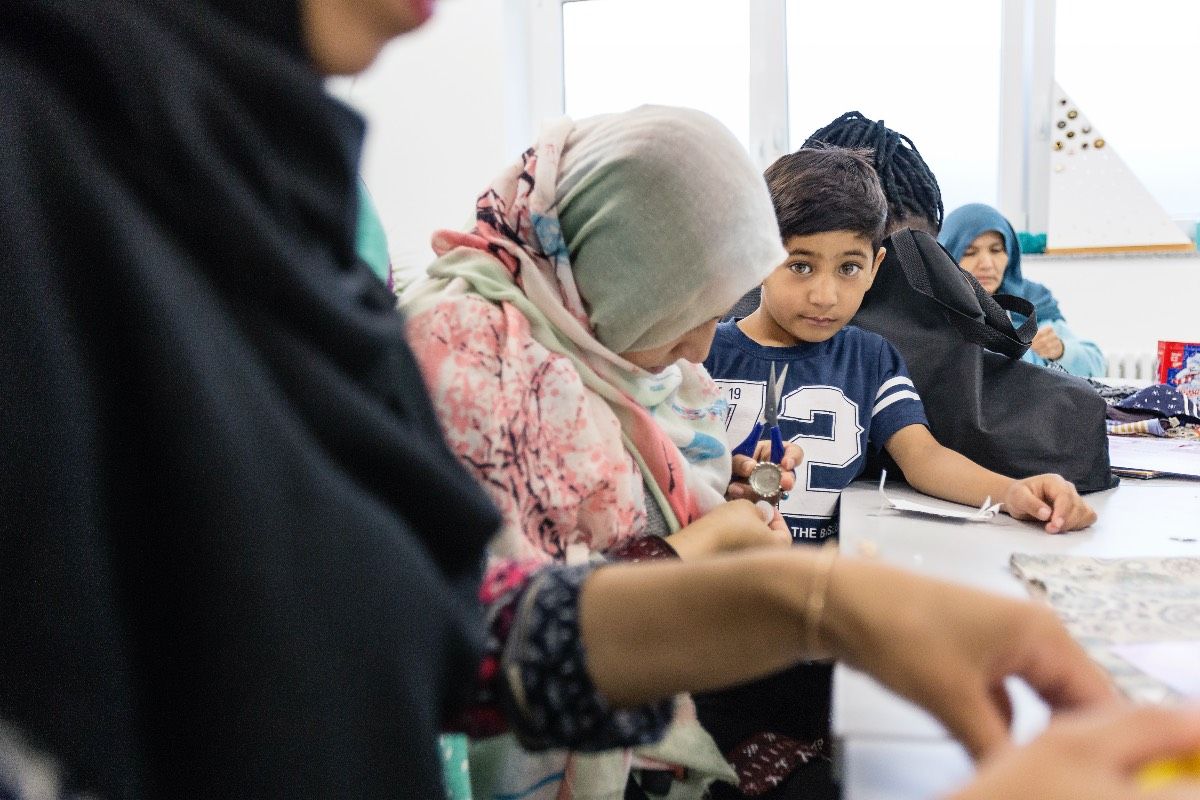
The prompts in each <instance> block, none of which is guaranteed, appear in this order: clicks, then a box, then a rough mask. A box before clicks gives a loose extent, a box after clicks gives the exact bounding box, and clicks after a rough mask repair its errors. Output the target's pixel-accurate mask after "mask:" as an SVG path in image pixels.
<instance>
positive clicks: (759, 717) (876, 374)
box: [695, 148, 1095, 800]
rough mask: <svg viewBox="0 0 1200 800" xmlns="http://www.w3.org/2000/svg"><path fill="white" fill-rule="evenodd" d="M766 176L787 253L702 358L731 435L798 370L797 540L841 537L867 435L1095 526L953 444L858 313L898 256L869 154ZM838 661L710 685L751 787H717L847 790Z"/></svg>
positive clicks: (930, 485)
mask: <svg viewBox="0 0 1200 800" xmlns="http://www.w3.org/2000/svg"><path fill="white" fill-rule="evenodd" d="M766 179H767V185H768V187H769V189H770V191H771V199H772V201H773V202H774V204H775V215H776V217H777V218H778V221H779V232H780V234H781V236H782V238H783V243H784V247H785V248H786V249H787V251H788V258H787V260H786V261H784V263H783V264H781V265H779V266H778V267H777V268H776V269H775V270H774V271H773V272H772V273H771V274H770V275H769V276H768V277H767V279H766V280H765V281H763V285H762V294H761V297H760V300H759V304H758V307H757V309H755V310H754V311H753V312H752V313H750V314H749V315H748V316H746V317H745V318H744V319H736V320H731V321H729V322H724V323H721V324H720V325H719V326H718V327H717V333H716V338H715V339H714V341H713V345H712V349H711V351H710V353H709V356H708V359H707V360H706V361H705V362H704V366H705V367H706V368H707V369H708V371H709V373H710V374H711V375H712V377H713V378H714V379H715V380H716V381H717V383H718V384H719V385H720V386H721V387H722V388H723V389H724V391H725V392H726V397H727V398H728V400H729V415H728V417H727V418H726V428H727V429H728V431H729V441H730V443H731V444H733V445H737V444H738V443H740V442H741V441H742V440H743V439H745V437H746V435H747V434H748V433H749V432H750V430H751V429H752V428H753V426H754V423H755V422H756V421H757V420H758V418H759V415H760V414H761V413H762V411H763V402H764V399H765V397H766V384H767V381H768V380H769V379H770V378H769V376H770V373H771V365H772V363H774V364H775V365H776V373H777V374H778V375H783V376H784V377H783V383H782V386H781V387H780V388H779V390H778V391H777V392H776V397H777V399H778V408H777V411H778V416H779V427H780V432H781V433H782V435H783V438H784V440H785V441H792V442H794V443H796V444H798V445H799V446H800V447H802V448H803V449H804V458H803V460H802V461H801V463H800V465H799V466H798V467H797V469H796V486H795V488H794V489H792V491H791V492H789V493H788V494H787V495H786V496H785V497H783V498H782V499H781V500H780V503H779V510H780V512H781V513H782V514H783V516H784V520H785V521H786V522H787V524H788V526H789V527H790V528H791V531H792V539H793V542H795V543H816V544H819V543H821V542H822V541H823V540H825V539H828V538H830V537H833V536H836V535H837V508H838V499H839V498H840V497H841V493H842V490H843V489H844V488H845V487H846V486H847V485H848V484H849V483H850V482H851V481H852V480H854V479H855V478H856V477H858V475H859V473H860V472H861V471H862V468H863V466H864V464H865V462H866V456H867V447H868V446H872V447H874V448H876V449H879V448H881V447H882V448H885V449H886V450H887V452H888V453H889V454H890V455H891V456H892V458H893V459H895V461H896V463H897V464H898V465H899V466H900V468H901V469H902V470H903V472H904V476H905V478H906V479H907V480H908V482H909V483H910V484H912V485H913V486H914V487H915V488H917V489H919V490H921V491H923V492H926V493H928V494H933V495H936V496H937V497H942V498H945V499H948V500H956V501H958V502H962V503H968V504H971V505H976V506H977V505H979V504H980V503H982V502H983V500H984V498H985V497H989V496H990V497H991V498H992V499H993V500H994V501H997V502H1003V503H1004V510H1005V511H1007V512H1009V513H1010V514H1012V515H1013V516H1015V517H1018V518H1036V519H1039V520H1042V521H1043V522H1045V527H1046V530H1047V531H1048V532H1050V533H1057V532H1060V531H1066V530H1072V529H1075V528H1081V527H1084V526H1086V525H1089V524H1091V523H1092V521H1093V520H1094V519H1095V514H1094V513H1093V512H1092V510H1091V509H1090V508H1089V507H1088V506H1087V505H1086V504H1085V503H1084V502H1083V501H1082V500H1081V499H1080V498H1079V495H1078V493H1077V492H1076V491H1075V487H1074V486H1072V485H1071V484H1070V483H1068V482H1066V481H1065V480H1063V479H1062V478H1061V477H1059V476H1057V475H1039V476H1035V477H1033V478H1027V479H1025V480H1023V481H1014V480H1012V479H1011V478H1006V477H1004V476H1002V475H997V474H996V473H994V472H990V471H988V470H986V469H984V468H982V467H980V466H979V465H977V464H975V463H973V462H971V461H969V460H967V459H966V458H964V457H963V456H961V455H959V454H958V453H955V452H954V451H952V450H948V449H947V448H945V447H942V446H941V445H939V444H938V443H937V441H935V440H934V438H933V436H932V435H931V434H930V433H929V429H928V427H926V426H927V421H926V418H925V411H924V408H923V407H922V405H921V398H920V397H919V396H918V395H917V392H916V389H915V388H914V387H913V384H912V381H911V380H910V379H909V377H908V374H907V371H906V369H905V366H904V361H903V359H901V357H900V354H899V353H898V352H896V350H895V348H893V347H892V346H891V345H890V344H888V342H887V341H886V340H885V339H884V338H883V337H881V336H879V335H878V334H875V333H870V332H868V331H864V330H861V329H859V328H855V327H854V326H851V325H848V323H849V322H850V320H851V318H853V317H854V315H855V313H856V312H857V311H858V307H859V305H860V304H861V303H862V298H863V295H864V294H866V291H867V289H869V288H870V287H871V284H872V282H873V281H874V280H875V274H876V272H877V271H878V269H879V265H880V264H881V263H883V258H884V255H885V252H884V249H883V248H882V247H881V246H880V245H881V240H882V239H883V231H884V224H885V220H886V218H887V212H888V208H887V201H886V200H885V199H884V194H883V190H882V188H881V187H880V183H879V179H878V177H877V176H876V174H875V171H874V169H873V168H872V167H871V165H870V164H869V163H868V162H867V161H866V160H865V159H864V158H863V156H862V155H861V154H860V153H859V152H857V151H853V150H846V149H842V148H819V149H802V150H799V151H798V152H796V153H793V154H792V155H789V156H784V157H783V158H781V159H779V161H777V162H775V164H773V165H772V166H771V167H770V169H768V170H767V172H766ZM785 366H786V367H787V372H786V375H784V371H783V370H784V367H785ZM762 449H764V448H760V452H761V451H762ZM759 457H760V458H762V457H763V456H762V455H760V456H759ZM830 670H831V667H830V665H829V664H821V663H813V664H801V665H797V666H795V667H792V668H791V669H788V670H785V671H784V672H781V673H779V674H777V675H773V676H770V677H768V678H764V679H762V680H759V681H753V682H751V683H748V684H745V685H743V686H740V687H736V688H733V689H727V690H724V691H720V692H714V693H709V694H701V695H697V696H696V698H695V700H696V706H697V713H698V715H699V718H700V721H701V723H702V724H703V726H704V728H705V729H706V730H708V731H709V733H711V734H712V735H713V738H714V739H715V740H716V741H717V743H718V746H720V748H721V749H722V751H724V752H725V753H726V756H727V757H728V758H729V759H730V760H731V761H732V763H733V764H734V768H735V770H736V771H737V773H738V775H739V778H740V780H741V787H742V789H741V791H739V790H738V789H735V788H732V787H729V786H725V785H723V784H718V785H716V786H714V788H713V790H712V794H713V797H714V798H717V800H723V799H724V798H738V797H743V796H746V795H749V794H756V793H758V792H759V791H766V790H767V787H772V788H771V789H770V791H768V792H767V793H766V794H762V795H761V796H762V797H763V798H769V800H776V799H777V798H779V799H780V800H782V798H791V797H804V798H826V797H833V796H835V792H834V789H833V783H832V779H831V776H830V772H829V761H828V751H827V749H826V748H827V744H826V743H827V742H828V735H829V730H828V720H829V688H830V674H831V673H830ZM743 792H745V794H743Z"/></svg>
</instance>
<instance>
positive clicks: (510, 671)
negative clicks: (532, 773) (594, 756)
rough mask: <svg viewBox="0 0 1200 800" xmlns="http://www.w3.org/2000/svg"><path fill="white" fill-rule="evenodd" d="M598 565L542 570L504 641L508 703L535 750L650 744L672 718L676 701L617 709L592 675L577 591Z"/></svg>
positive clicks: (520, 731)
mask: <svg viewBox="0 0 1200 800" xmlns="http://www.w3.org/2000/svg"><path fill="white" fill-rule="evenodd" d="M593 569H594V567H592V566H591V565H583V566H579V567H562V568H554V569H545V570H541V571H539V572H538V573H537V575H535V576H534V578H533V581H532V582H531V583H530V586H529V588H528V590H527V592H528V595H527V597H526V598H525V599H524V601H523V602H522V604H521V606H522V608H521V612H520V613H519V614H518V615H517V617H516V627H515V628H514V629H513V630H512V631H511V632H510V635H509V637H508V641H507V643H506V644H505V648H504V672H505V674H506V680H505V681H504V685H505V686H506V692H505V705H506V706H507V707H508V708H509V711H510V716H511V719H512V720H513V722H514V728H515V730H516V733H517V735H518V737H519V738H520V740H521V743H522V744H524V745H525V746H526V747H527V748H529V749H531V750H541V749H546V748H550V747H569V748H571V749H574V750H583V751H594V750H607V749H611V748H614V747H628V746H631V745H639V744H648V743H650V742H654V741H657V740H658V739H660V738H662V735H663V732H664V731H665V730H666V728H667V725H668V724H669V723H670V722H671V717H672V712H673V709H674V701H672V700H665V701H663V702H661V703H657V704H654V705H650V706H644V707H639V708H625V709H613V708H611V707H610V706H609V705H608V703H607V701H605V699H604V697H603V696H602V695H601V694H600V693H599V692H598V691H597V690H596V687H595V685H594V684H593V683H592V682H591V679H590V677H589V676H588V672H587V661H586V654H585V652H584V649H583V639H582V637H581V636H580V633H579V592H580V588H581V586H582V585H583V582H584V580H586V578H587V577H588V576H589V575H590V574H591V573H592V571H593Z"/></svg>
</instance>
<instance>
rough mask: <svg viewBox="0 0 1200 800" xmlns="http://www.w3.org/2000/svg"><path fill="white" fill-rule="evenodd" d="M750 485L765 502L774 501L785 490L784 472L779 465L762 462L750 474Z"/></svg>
mask: <svg viewBox="0 0 1200 800" xmlns="http://www.w3.org/2000/svg"><path fill="white" fill-rule="evenodd" d="M748 483H749V484H750V488H751V489H753V490H754V493H755V494H757V495H758V496H759V497H761V498H762V499H763V500H770V501H774V500H775V499H776V498H778V497H779V493H780V490H781V489H783V470H782V469H780V467H779V465H778V464H775V463H772V462H770V461H760V462H758V463H757V464H755V465H754V469H753V470H752V471H751V472H750V478H749V481H748Z"/></svg>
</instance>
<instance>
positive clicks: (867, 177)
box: [764, 146, 887, 249]
mask: <svg viewBox="0 0 1200 800" xmlns="http://www.w3.org/2000/svg"><path fill="white" fill-rule="evenodd" d="M868 155H869V154H867V153H863V152H861V151H857V150H849V149H847V148H844V147H825V146H818V147H812V148H802V149H800V150H797V151H796V152H794V153H792V154H791V155H786V156H783V157H782V158H780V159H779V160H778V161H776V162H775V163H774V164H772V165H771V166H770V167H768V168H767V171H766V173H764V177H765V178H766V179H767V188H768V189H770V191H771V202H772V203H774V204H775V218H776V219H777V220H778V221H779V234H780V237H781V238H782V239H783V240H784V241H787V240H788V239H789V238H790V237H792V236H809V235H812V234H814V233H828V232H830V231H852V232H854V233H856V234H859V235H860V236H862V237H863V238H864V239H868V240H869V241H870V242H871V245H872V246H873V247H874V248H875V249H879V245H880V243H881V242H882V241H883V229H884V228H883V226H884V221H885V220H886V219H887V199H886V198H885V197H884V196H883V188H882V187H881V186H880V185H879V177H878V176H877V175H876V174H875V170H874V169H873V168H872V167H871V164H870V162H869V161H867V156H868Z"/></svg>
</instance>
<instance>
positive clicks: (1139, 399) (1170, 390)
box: [1116, 383, 1200, 423]
mask: <svg viewBox="0 0 1200 800" xmlns="http://www.w3.org/2000/svg"><path fill="white" fill-rule="evenodd" d="M1116 407H1117V408H1120V409H1123V410H1125V411H1145V412H1149V413H1151V414H1154V415H1155V416H1158V417H1178V418H1179V419H1180V420H1181V421H1183V422H1191V423H1200V408H1197V404H1196V403H1195V402H1194V401H1193V400H1192V399H1191V398H1190V397H1184V396H1183V394H1182V393H1180V391H1179V390H1178V389H1176V388H1175V387H1174V386H1171V385H1170V384H1166V383H1160V384H1156V385H1154V386H1147V387H1146V388H1144V389H1140V390H1138V391H1137V392H1134V393H1133V394H1132V395H1130V396H1129V397H1126V398H1125V399H1124V400H1121V401H1120V402H1118V403H1117V404H1116Z"/></svg>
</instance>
